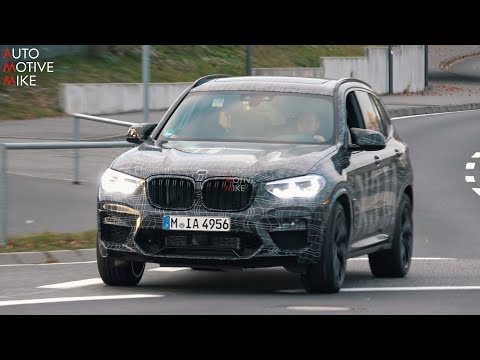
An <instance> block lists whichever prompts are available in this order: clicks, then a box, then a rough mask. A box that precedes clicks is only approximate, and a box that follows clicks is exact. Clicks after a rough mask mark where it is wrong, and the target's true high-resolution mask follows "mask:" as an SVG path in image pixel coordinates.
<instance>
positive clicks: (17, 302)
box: [0, 294, 165, 306]
mask: <svg viewBox="0 0 480 360" xmlns="http://www.w3.org/2000/svg"><path fill="white" fill-rule="evenodd" d="M162 296H165V295H151V294H133V295H132V294H130V295H108V296H75V297H58V298H44V299H28V300H5V301H0V306H12V305H34V304H51V303H62V302H73V301H93V300H127V299H145V298H157V297H162Z"/></svg>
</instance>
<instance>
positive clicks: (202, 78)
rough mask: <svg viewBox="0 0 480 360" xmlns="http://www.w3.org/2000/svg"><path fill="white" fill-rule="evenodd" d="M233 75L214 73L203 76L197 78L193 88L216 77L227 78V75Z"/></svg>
mask: <svg viewBox="0 0 480 360" xmlns="http://www.w3.org/2000/svg"><path fill="white" fill-rule="evenodd" d="M231 76H232V75H225V74H212V75H207V76H203V77H201V78H199V79H197V80H195V82H194V83H193V85H192V88H194V87H197V86H199V85H202V84H205V83H206V82H208V81H210V80H214V79H220V78H225V77H231Z"/></svg>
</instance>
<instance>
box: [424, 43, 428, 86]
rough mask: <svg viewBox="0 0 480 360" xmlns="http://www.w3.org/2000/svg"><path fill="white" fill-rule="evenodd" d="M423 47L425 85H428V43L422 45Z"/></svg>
mask: <svg viewBox="0 0 480 360" xmlns="http://www.w3.org/2000/svg"><path fill="white" fill-rule="evenodd" d="M423 47H424V49H425V87H427V86H428V45H423Z"/></svg>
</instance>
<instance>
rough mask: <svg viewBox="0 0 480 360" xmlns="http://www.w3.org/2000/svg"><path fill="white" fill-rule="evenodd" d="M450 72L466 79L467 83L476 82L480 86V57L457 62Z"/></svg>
mask: <svg viewBox="0 0 480 360" xmlns="http://www.w3.org/2000/svg"><path fill="white" fill-rule="evenodd" d="M448 72H450V73H452V74H455V75H459V76H462V77H464V78H465V81H467V80H470V81H472V82H476V83H477V85H478V80H479V79H480V56H475V57H472V58H469V59H465V60H463V61H460V62H457V63H455V64H453V65H452V66H451V67H450V68H449V69H448Z"/></svg>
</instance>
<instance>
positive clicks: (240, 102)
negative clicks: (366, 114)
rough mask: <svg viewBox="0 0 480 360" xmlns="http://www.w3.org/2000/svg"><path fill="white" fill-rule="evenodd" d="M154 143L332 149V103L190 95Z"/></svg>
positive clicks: (304, 97)
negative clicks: (305, 145)
mask: <svg viewBox="0 0 480 360" xmlns="http://www.w3.org/2000/svg"><path fill="white" fill-rule="evenodd" d="M160 137H161V138H162V139H163V140H167V139H175V140H208V141H262V142H264V141H265V142H295V143H315V144H332V143H333V141H334V116H333V98H332V97H331V96H320V95H311V94H297V93H278V92H251V91H219V92H194V93H190V94H189V95H188V96H187V97H186V98H185V99H184V100H183V101H182V103H181V104H180V105H179V106H178V108H177V109H176V110H175V112H174V113H173V114H172V115H171V117H170V118H169V120H168V122H167V124H166V125H165V126H164V128H163V129H162V132H161V133H160Z"/></svg>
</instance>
